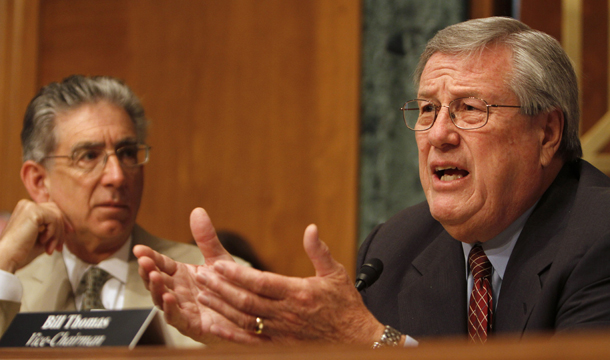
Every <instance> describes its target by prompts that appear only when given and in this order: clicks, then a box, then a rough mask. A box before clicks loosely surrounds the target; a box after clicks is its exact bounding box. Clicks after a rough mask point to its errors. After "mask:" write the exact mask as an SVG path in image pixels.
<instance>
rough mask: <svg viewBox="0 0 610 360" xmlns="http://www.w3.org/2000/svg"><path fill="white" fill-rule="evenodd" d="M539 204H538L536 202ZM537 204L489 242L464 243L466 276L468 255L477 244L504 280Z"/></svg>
mask: <svg viewBox="0 0 610 360" xmlns="http://www.w3.org/2000/svg"><path fill="white" fill-rule="evenodd" d="M536 204H538V202H536ZM536 204H534V206H532V207H531V208H529V209H527V211H526V212H524V213H523V214H522V215H521V216H520V217H519V218H518V219H517V220H515V221H514V222H513V223H512V224H510V225H509V226H508V227H507V228H506V229H504V231H502V232H501V233H500V234H498V235H497V236H496V237H494V238H493V239H491V240H488V241H486V242H484V243H474V244H467V243H464V242H463V243H462V249H463V250H464V259H465V260H466V276H468V272H469V269H468V255H469V254H470V250H471V249H472V248H473V247H474V246H475V245H477V244H480V245H481V247H482V248H483V251H484V252H485V255H487V258H488V259H489V262H491V266H493V269H494V271H495V272H496V273H497V274H498V275H499V276H500V278H501V279H504V271H505V270H506V265H507V264H508V259H509V258H510V255H511V254H512V252H513V248H514V247H515V244H516V243H517V239H518V238H519V235H521V231H522V230H523V227H524V226H525V223H526V222H527V219H528V218H529V217H530V215H531V214H532V211H533V210H534V208H535V207H536Z"/></svg>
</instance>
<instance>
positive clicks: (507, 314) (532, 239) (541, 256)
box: [494, 166, 578, 333]
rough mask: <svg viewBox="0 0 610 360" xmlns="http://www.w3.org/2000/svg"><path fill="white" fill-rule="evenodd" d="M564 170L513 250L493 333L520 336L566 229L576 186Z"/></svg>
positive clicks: (544, 196) (542, 199)
mask: <svg viewBox="0 0 610 360" xmlns="http://www.w3.org/2000/svg"><path fill="white" fill-rule="evenodd" d="M571 171H572V170H571V168H570V167H568V166H564V169H563V170H562V171H561V172H560V174H559V175H558V176H557V178H556V179H555V181H554V182H553V184H552V185H551V186H550V187H549V189H548V190H547V191H546V192H545V194H544V195H543V196H542V198H541V199H540V201H539V202H538V205H537V206H536V208H535V209H534V212H533V213H532V215H531V216H530V218H529V219H528V220H527V222H526V224H525V226H524V227H523V231H522V232H521V235H520V237H519V239H518V240H517V244H516V245H515V248H514V249H513V252H512V254H511V256H510V259H509V261H508V264H507V266H506V272H505V273H504V279H502V288H501V289H500V298H499V299H498V307H497V309H496V316H495V318H494V329H495V331H497V332H515V333H522V332H523V331H524V330H525V328H526V327H527V322H528V320H529V318H530V316H531V314H532V311H533V309H534V308H535V307H536V303H537V301H538V299H539V298H540V294H541V293H542V286H543V285H544V280H545V276H546V274H547V273H548V271H549V269H550V268H551V265H552V263H553V260H554V258H555V255H556V253H557V250H558V247H559V244H560V243H561V237H562V236H563V235H562V234H564V231H565V229H566V217H568V216H569V212H568V211H566V209H571V208H572V207H573V202H574V198H575V194H576V189H577V186H578V182H577V180H576V179H575V177H573V176H572V175H571Z"/></svg>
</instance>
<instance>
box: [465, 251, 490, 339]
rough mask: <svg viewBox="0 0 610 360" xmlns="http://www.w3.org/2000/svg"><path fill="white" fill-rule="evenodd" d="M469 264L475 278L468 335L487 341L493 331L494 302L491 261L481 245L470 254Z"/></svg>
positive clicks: (469, 311)
mask: <svg viewBox="0 0 610 360" xmlns="http://www.w3.org/2000/svg"><path fill="white" fill-rule="evenodd" d="M468 266H469V267H470V272H471V273H472V276H473V278H474V284H473V287H472V293H471V294H470V307H469V309H468V335H469V336H470V340H471V341H473V342H475V343H485V342H486V341H487V334H489V333H490V332H491V324H492V315H493V302H492V292H491V268H492V267H491V263H490V262H489V259H488V258H487V255H485V252H484V251H483V249H482V248H481V246H480V245H475V246H474V247H473V248H472V250H470V254H469V255H468Z"/></svg>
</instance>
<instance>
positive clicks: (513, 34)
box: [135, 18, 610, 347]
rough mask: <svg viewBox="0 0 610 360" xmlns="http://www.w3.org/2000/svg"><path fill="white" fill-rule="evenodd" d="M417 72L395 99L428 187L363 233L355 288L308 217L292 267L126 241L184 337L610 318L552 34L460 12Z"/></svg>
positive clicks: (609, 274)
mask: <svg viewBox="0 0 610 360" xmlns="http://www.w3.org/2000/svg"><path fill="white" fill-rule="evenodd" d="M415 80H416V83H417V85H418V95H417V99H414V100H411V101H408V102H406V103H405V104H404V105H403V108H402V111H403V114H404V120H405V123H406V125H407V127H408V128H409V129H410V130H412V131H413V132H414V133H415V138H416V141H417V146H418V149H419V171H420V179H421V183H422V186H423V188H424V192H425V195H426V200H427V201H426V202H425V203H422V204H420V205H416V206H414V207H411V208H409V209H406V210H404V211H403V212H401V213H399V214H398V215H396V216H395V217H393V218H392V219H390V220H388V221H387V222H386V223H385V224H383V225H380V226H379V227H377V228H376V229H375V230H374V231H373V232H372V233H371V235H370V236H369V237H368V238H367V240H366V241H365V243H364V244H363V245H362V247H361V249H360V253H359V260H358V264H359V265H362V264H363V263H364V262H365V261H366V260H367V259H370V258H373V257H375V258H379V259H381V260H382V262H383V263H384V264H385V270H384V272H383V273H382V274H381V277H380V279H379V280H378V281H377V283H375V284H373V285H372V286H370V287H369V288H368V289H366V290H365V291H364V292H363V293H362V298H361V297H360V296H359V294H358V293H357V292H356V290H355V289H354V288H353V285H351V281H350V280H349V277H348V276H347V273H346V272H345V270H344V269H343V268H342V266H340V265H339V264H337V263H336V262H335V261H334V260H333V259H332V257H331V256H330V254H329V253H328V249H327V248H326V246H325V245H324V244H323V243H322V242H321V241H320V240H319V239H318V236H317V229H316V228H315V226H310V227H308V228H307V229H306V231H305V236H304V247H305V251H306V252H307V254H308V255H309V257H310V258H311V260H312V263H313V265H314V267H315V269H316V276H315V277H311V278H306V279H300V278H289V277H283V276H279V275H275V274H270V273H261V272H258V271H256V270H253V269H247V268H244V267H241V266H239V265H236V264H234V263H231V262H228V261H217V262H215V263H214V264H213V266H211V267H210V266H202V267H199V268H194V269H190V272H189V271H175V270H176V269H178V270H181V269H184V266H183V265H182V264H179V263H175V262H172V261H167V259H166V258H165V257H163V256H161V255H159V254H156V253H155V252H153V251H150V250H149V249H146V248H143V247H140V248H136V249H135V251H136V254H137V255H138V256H140V266H141V274H142V275H143V278H144V279H145V282H146V283H147V285H148V286H149V289H150V290H151V292H152V294H153V298H154V300H155V303H157V304H158V305H160V306H163V307H164V308H165V309H166V313H167V314H170V318H171V319H172V321H170V322H172V323H173V324H174V325H175V326H177V327H178V328H180V329H183V331H184V332H185V333H187V334H189V335H191V336H193V337H195V338H197V337H198V336H201V334H205V333H212V334H214V335H217V336H220V337H222V338H225V339H229V340H233V341H238V342H245V343H260V342H266V341H272V342H280V343H294V342H298V341H303V340H321V341H331V342H346V343H364V344H367V343H368V344H374V347H379V346H384V345H391V346H396V345H407V344H412V343H415V340H413V339H414V338H415V339H423V338H425V337H428V336H449V335H451V336H463V337H464V338H469V339H471V341H474V342H485V341H486V340H487V338H488V336H493V335H494V334H506V333H512V334H517V335H519V336H524V335H527V334H530V333H538V332H541V331H546V332H551V333H553V332H558V331H571V330H578V329H583V328H591V327H605V326H608V325H610V266H609V265H608V259H609V258H610V222H608V220H607V219H608V216H609V215H610V179H609V178H608V177H607V176H606V175H604V174H602V173H601V172H599V171H598V170H597V169H595V168H594V167H593V166H591V165H590V164H588V163H586V162H585V161H583V160H580V157H581V156H582V151H581V148H580V141H579V139H578V124H579V107H578V88H577V81H576V76H575V73H574V70H573V68H572V66H571V64H570V61H569V59H568V57H567V55H566V54H565V52H564V51H563V50H562V49H561V46H560V45H559V43H558V42H557V41H556V40H554V39H552V38H551V37H550V36H548V35H546V34H544V33H541V32H539V31H535V30H532V29H530V28H529V27H527V26H526V25H524V24H523V23H521V22H519V21H517V20H514V19H509V18H487V19H478V20H471V21H467V22H464V23H460V24H457V25H453V26H450V27H448V28H446V29H444V30H441V31H440V32H439V33H438V34H437V35H436V36H435V37H434V38H433V39H432V40H431V41H430V42H429V43H428V45H427V47H426V50H425V51H424V53H423V55H422V57H421V60H420V63H419V66H418V69H417V72H416V75H415ZM200 224H201V226H202V227H205V228H207V229H208V230H207V231H206V232H205V234H206V236H202V237H201V238H200V239H199V240H198V242H199V243H200V248H202V249H204V256H215V257H218V256H219V254H220V253H222V249H221V248H220V247H219V246H218V244H217V240H216V239H215V238H214V236H213V231H212V230H213V228H212V226H211V223H210V222H209V218H207V217H205V216H203V217H202V218H201V219H200ZM202 233H204V232H203V231H202ZM186 279H191V280H192V282H191V283H187V282H186ZM192 284H194V287H196V288H197V291H196V292H195V294H196V295H193V293H190V294H188V295H187V296H185V294H187V293H186V291H184V290H185V288H188V286H189V285H192ZM191 289H192V288H191ZM178 304H180V306H178ZM186 304H196V306H197V311H185V310H184V309H186V307H185V306H184V305H186ZM193 308H194V307H192V308H190V309H193ZM210 314H213V316H212V317H208V318H210V319H213V321H208V322H199V321H197V319H200V318H204V316H206V315H210ZM194 324H195V325H196V326H193V325H194ZM189 326H190V327H189ZM194 328H195V329H196V331H195V330H194Z"/></svg>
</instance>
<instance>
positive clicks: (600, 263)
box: [556, 232, 610, 332]
mask: <svg viewBox="0 0 610 360" xmlns="http://www.w3.org/2000/svg"><path fill="white" fill-rule="evenodd" d="M609 326H610V232H607V233H605V234H604V235H603V236H601V237H600V238H599V239H598V240H597V241H596V242H595V243H593V245H592V246H591V247H590V248H589V249H588V250H587V251H586V252H585V253H584V255H583V256H582V257H581V258H580V259H579V260H578V262H577V263H576V264H575V266H574V268H573V271H572V272H571V273H570V274H569V276H568V278H567V280H566V282H565V288H564V291H563V295H562V296H561V299H560V301H559V303H558V311H557V317H556V330H557V332H563V331H570V330H577V329H588V328H600V327H609Z"/></svg>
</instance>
